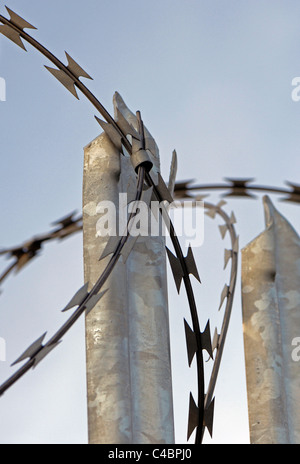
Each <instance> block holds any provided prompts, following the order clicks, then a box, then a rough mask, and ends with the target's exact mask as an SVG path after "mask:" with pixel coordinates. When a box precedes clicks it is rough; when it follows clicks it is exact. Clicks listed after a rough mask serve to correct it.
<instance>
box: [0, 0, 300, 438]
mask: <svg viewBox="0 0 300 464" xmlns="http://www.w3.org/2000/svg"><path fill="white" fill-rule="evenodd" d="M6 9H7V11H8V13H9V16H10V19H7V18H5V17H3V16H2V15H0V22H1V23H2V24H3V25H2V26H0V33H2V34H3V35H5V36H6V37H7V38H9V39H10V40H12V41H13V42H14V43H15V44H16V45H18V46H20V47H21V48H22V49H24V50H26V48H25V46H24V43H23V41H22V39H24V40H26V41H27V42H28V43H29V44H30V45H32V46H33V47H34V48H35V49H36V50H38V51H39V52H40V53H42V54H43V55H44V56H45V57H46V58H48V59H49V60H50V61H51V62H52V63H53V64H54V65H55V66H56V68H57V69H55V68H49V67H48V66H46V69H47V70H48V71H49V72H50V73H51V74H52V75H53V76H54V77H56V79H58V81H59V82H60V83H61V84H62V85H63V86H64V87H66V88H67V90H69V91H70V92H71V93H72V95H73V96H74V97H76V98H77V99H79V97H78V94H77V90H76V87H77V88H78V89H79V90H80V91H81V92H82V93H83V95H84V96H85V97H86V98H87V99H88V100H89V101H90V102H91V103H92V105H93V106H94V107H95V108H96V109H97V111H98V112H99V113H100V114H101V116H102V117H103V118H104V119H105V121H103V120H101V119H99V118H98V117H97V116H95V118H96V120H97V122H98V123H99V124H100V126H101V128H102V129H103V131H104V132H105V133H106V134H107V136H108V137H109V138H110V140H111V141H112V143H113V144H114V145H115V146H116V147H117V148H118V149H119V151H120V153H122V154H123V155H125V153H124V149H125V151H126V152H127V153H128V154H129V155H130V157H131V161H132V164H133V167H134V169H135V171H136V173H137V188H136V198H135V201H139V200H140V199H141V198H142V195H143V194H145V191H146V189H145V183H146V184H147V185H148V195H147V198H148V201H150V197H149V192H150V193H151V194H152V193H153V194H154V196H155V197H156V198H157V200H158V201H159V202H160V203H162V202H164V201H167V202H169V203H170V202H171V203H172V202H173V197H172V195H171V193H170V190H169V189H168V187H167V186H166V184H165V182H164V180H163V178H162V177H161V176H160V175H158V183H155V182H154V180H153V178H152V176H151V168H152V163H151V160H150V158H149V157H148V154H147V149H148V148H149V147H148V146H147V139H146V138H145V134H144V129H143V122H142V119H141V115H140V113H139V112H137V121H138V131H136V130H135V129H134V127H133V126H131V125H130V124H129V123H128V121H127V120H126V119H125V118H124V116H123V115H122V114H121V113H120V111H119V110H117V121H115V119H114V118H113V117H112V116H111V115H110V114H109V113H108V111H107V110H106V109H105V108H104V107H103V106H102V104H101V103H100V102H99V100H98V99H97V98H96V97H95V96H94V95H93V94H92V93H91V92H90V91H89V89H88V88H87V87H86V86H85V85H84V84H83V83H82V82H81V80H80V79H79V78H80V77H84V78H88V79H91V77H90V76H89V75H88V74H87V73H86V72H85V71H84V69H83V68H81V66H79V65H78V63H76V62H75V61H74V60H73V58H71V56H70V55H69V54H68V53H67V52H66V58H67V61H68V64H67V65H64V64H63V63H62V62H61V61H60V60H58V59H57V58H56V57H55V56H54V55H53V54H52V53H51V52H49V50H47V49H46V48H45V47H44V46H42V45H41V44H40V43H39V42H38V41H36V40H35V39H34V38H33V37H31V36H30V35H28V34H27V33H26V32H25V31H24V29H26V28H30V29H36V28H35V27H34V26H32V25H31V24H30V23H28V22H27V21H25V20H24V19H23V18H21V17H20V16H19V15H17V14H16V13H14V12H13V11H12V10H10V9H9V8H7V7H6ZM128 136H130V137H131V143H130V142H129V139H128ZM228 181H229V182H230V183H229V184H225V185H224V184H221V185H219V184H216V185H206V186H191V185H190V184H191V182H192V181H186V182H181V183H177V184H176V185H175V190H174V194H175V197H190V191H194V190H211V189H230V192H229V193H228V194H227V195H225V196H244V197H252V195H251V194H250V193H249V192H248V190H267V191H270V192H273V193H287V194H289V197H287V198H286V199H285V201H294V202H300V186H297V185H295V184H291V183H289V185H290V187H292V190H289V191H287V190H283V189H276V188H271V187H270V188H268V187H261V186H253V185H249V183H250V182H251V181H252V179H228ZM223 205H224V202H220V203H219V204H218V205H216V206H215V205H212V204H209V203H206V204H205V207H206V208H207V209H208V210H209V211H208V213H207V214H208V215H209V216H211V217H212V218H214V217H215V216H216V215H219V216H221V217H222V218H223V220H224V222H225V224H224V225H222V226H220V232H221V235H222V238H224V237H225V235H226V233H227V231H229V234H230V239H231V249H230V250H225V268H226V266H227V264H228V262H229V260H230V259H231V260H232V265H231V274H230V282H229V285H227V284H226V285H225V287H224V289H223V291H222V294H221V302H220V307H219V309H221V307H222V305H223V304H224V301H225V299H226V300H227V303H226V308H225V312H224V318H223V323H222V328H221V331H220V333H218V331H217V329H216V330H215V334H214V338H213V340H212V339H211V334H210V323H209V321H208V322H207V325H206V328H205V330H204V332H201V328H200V324H199V319H198V311H197V305H196V301H195V297H194V292H193V288H192V284H191V280H190V274H192V275H194V277H195V278H196V279H197V280H198V281H200V277H199V274H198V271H197V266H196V263H195V259H194V256H193V252H192V248H191V247H189V249H188V254H187V256H186V257H185V256H184V254H183V251H182V248H181V246H180V243H179V240H178V237H177V235H176V231H175V229H174V226H173V224H172V222H171V221H170V219H169V218H168V219H167V221H165V222H167V223H168V227H169V233H170V237H171V241H172V244H173V247H174V250H175V255H174V254H173V253H172V252H171V251H170V250H169V249H168V248H167V255H168V258H169V262H170V265H171V269H172V272H173V276H174V280H175V284H176V287H177V291H178V293H179V291H180V287H181V283H182V281H183V282H184V286H185V290H186V294H187V299H188V303H189V308H190V313H191V318H192V326H193V327H192V328H191V327H190V326H189V325H188V323H187V322H186V320H185V321H184V323H185V334H186V343H187V351H188V361H189V365H190V366H191V364H192V361H193V359H194V357H196V364H197V384H198V398H197V402H196V401H195V400H194V398H193V396H192V394H190V406H189V419H188V436H187V438H188V439H189V438H190V436H191V434H192V433H193V432H194V430H195V429H196V438H195V444H200V443H202V441H203V435H204V431H205V428H207V429H208V431H209V433H210V434H211V435H212V429H213V414H214V398H213V393H214V389H215V385H216V380H217V376H218V372H219V368H220V363H221V358H222V354H223V349H224V344H225V339H226V335H227V330H228V326H229V321H230V316H231V311H232V304H233V298H234V291H235V286H236V278H237V267H238V251H239V245H238V237H237V235H236V232H235V228H234V224H235V222H236V220H235V217H234V214H233V213H232V214H231V216H228V215H227V214H226V213H225V212H224V210H223V209H222V206H223ZM165 212H166V211H164V212H162V211H161V214H162V216H163V217H164V219H166V216H164V214H165ZM134 216H135V214H134V213H131V215H130V218H129V220H128V226H127V234H126V235H125V236H123V237H122V238H121V239H119V240H118V242H117V244H116V245H115V248H114V250H111V244H110V245H109V247H108V250H107V253H106V254H105V253H104V255H102V256H101V258H100V259H102V258H104V257H106V256H107V255H108V254H111V253H112V257H111V258H110V260H109V263H108V264H107V266H106V267H105V269H104V271H103V273H102V274H101V275H100V277H99V279H98V280H97V282H96V284H95V285H94V286H93V288H92V289H91V290H90V292H89V291H88V286H89V284H88V283H86V284H85V285H84V286H83V287H82V288H81V289H80V290H78V292H77V293H76V294H75V295H74V296H73V298H72V299H71V301H70V303H69V304H68V305H67V306H66V307H65V308H64V309H63V311H67V310H69V309H71V308H73V307H74V306H78V308H77V309H76V310H75V312H74V313H73V314H72V316H71V317H70V318H69V319H68V320H67V322H66V323H65V324H64V325H63V326H62V327H61V328H60V329H59V330H58V331H57V332H56V334H55V335H54V336H53V337H52V338H51V339H50V340H49V341H48V342H47V343H45V344H43V341H44V338H45V336H46V334H44V335H43V336H42V337H40V338H39V339H38V340H36V341H35V342H34V343H33V344H32V345H31V346H30V347H29V348H28V349H27V350H26V351H25V352H24V353H23V354H22V355H21V356H20V357H19V358H18V359H17V360H16V361H15V362H14V363H13V365H15V364H16V363H19V362H21V361H25V360H26V359H27V358H29V359H28V361H27V362H26V363H25V364H24V365H23V366H22V367H21V368H20V369H19V370H18V371H17V372H16V373H15V374H14V375H13V376H12V377H10V379H8V380H7V381H6V382H5V383H4V384H2V385H1V386H0V396H1V395H2V394H3V393H4V392H5V391H6V390H7V389H8V388H9V387H10V386H12V385H13V384H14V383H15V382H16V381H17V380H19V379H20V378H21V377H22V376H23V375H24V374H25V373H26V372H27V371H28V370H29V369H31V368H32V367H35V366H36V365H37V364H38V363H39V362H40V361H41V360H42V359H43V358H44V357H45V356H46V355H47V354H48V353H49V352H50V351H52V349H54V348H55V347H56V346H57V345H58V344H59V343H60V342H61V339H62V337H63V336H64V335H65V333H66V332H67V331H68V330H69V329H70V328H71V327H72V326H73V324H74V323H75V322H76V321H77V319H78V318H79V317H80V316H81V315H82V314H83V313H84V312H85V313H86V314H87V313H89V312H90V311H91V310H92V309H93V308H94V306H95V305H96V303H97V302H98V301H99V300H100V298H102V296H103V295H104V294H105V292H106V291H107V290H105V291H102V292H100V290H101V289H102V287H103V285H104V283H105V282H106V280H107V278H108V277H109V275H110V274H111V272H112V271H113V269H114V267H115V265H116V264H117V262H118V259H119V257H120V256H121V255H122V252H123V251H124V249H125V246H126V243H127V242H128V238H129V236H130V224H132V221H133V220H134ZM81 221H82V218H75V213H71V215H69V216H67V217H65V218H62V219H60V220H59V221H57V222H56V223H54V225H59V226H60V227H59V228H58V229H55V230H54V231H52V232H49V233H48V234H45V235H43V236H37V237H35V238H34V239H32V240H31V241H29V242H26V243H25V244H23V245H21V246H19V247H16V248H11V249H7V250H1V251H0V255H4V254H8V255H9V256H10V257H14V258H15V261H14V262H13V263H12V264H11V265H10V266H9V267H8V269H6V270H5V271H4V273H3V274H2V276H0V283H2V282H3V281H4V280H5V278H6V277H7V276H8V275H9V274H10V272H11V271H12V270H13V269H16V270H20V269H21V268H22V267H23V266H24V265H25V264H27V263H28V262H29V261H31V260H32V259H33V258H35V257H36V256H37V255H38V254H39V252H40V250H41V248H42V245H43V243H44V242H47V241H50V240H53V239H63V238H65V237H68V236H70V235H72V234H73V233H75V232H77V231H79V230H81V229H82V224H81ZM134 243H135V241H134V242H133V243H131V245H129V247H128V249H127V252H126V253H127V254H129V253H130V251H131V249H132V248H133V246H134ZM200 282H201V281H200ZM99 292H100V293H99ZM203 350H206V351H207V352H208V354H209V356H210V358H211V359H213V352H214V351H215V350H216V356H215V359H214V364H213V369H212V373H211V376H210V381H209V386H208V390H207V392H206V393H205V386H204V361H203Z"/></svg>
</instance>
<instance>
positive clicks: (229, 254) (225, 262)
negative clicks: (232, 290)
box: [224, 250, 232, 269]
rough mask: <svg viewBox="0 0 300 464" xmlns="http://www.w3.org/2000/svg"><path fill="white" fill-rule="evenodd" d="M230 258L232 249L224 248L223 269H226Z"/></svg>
mask: <svg viewBox="0 0 300 464" xmlns="http://www.w3.org/2000/svg"><path fill="white" fill-rule="evenodd" d="M230 258H232V250H225V256H224V269H226V267H227V264H228V261H229V260H230Z"/></svg>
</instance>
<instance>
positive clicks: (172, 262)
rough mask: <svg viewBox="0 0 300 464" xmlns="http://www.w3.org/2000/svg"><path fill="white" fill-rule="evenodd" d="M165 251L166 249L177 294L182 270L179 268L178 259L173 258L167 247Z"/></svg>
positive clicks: (182, 275)
mask: <svg viewBox="0 0 300 464" xmlns="http://www.w3.org/2000/svg"><path fill="white" fill-rule="evenodd" d="M166 249H167V254H168V258H169V262H170V266H171V269H172V272H173V276H174V280H175V284H176V288H177V291H178V293H179V292H180V286H181V281H182V279H183V277H184V274H183V271H182V268H181V264H180V261H179V258H177V257H176V256H174V255H173V253H172V252H171V251H170V250H169V249H168V247H166Z"/></svg>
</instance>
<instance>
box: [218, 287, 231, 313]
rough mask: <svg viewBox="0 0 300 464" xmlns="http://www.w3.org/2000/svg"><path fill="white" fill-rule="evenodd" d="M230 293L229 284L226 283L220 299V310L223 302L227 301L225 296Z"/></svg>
mask: <svg viewBox="0 0 300 464" xmlns="http://www.w3.org/2000/svg"><path fill="white" fill-rule="evenodd" d="M228 294H229V287H228V285H226V284H225V286H224V288H223V291H222V293H221V301H220V306H219V311H220V309H221V308H222V306H223V303H224V301H225V298H227V297H228Z"/></svg>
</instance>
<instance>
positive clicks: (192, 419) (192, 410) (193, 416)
mask: <svg viewBox="0 0 300 464" xmlns="http://www.w3.org/2000/svg"><path fill="white" fill-rule="evenodd" d="M198 425H199V408H198V406H197V405H196V403H195V400H194V398H193V395H192V393H190V406H189V422H188V432H187V440H189V439H190V436H191V435H192V433H193V431H194V430H195V428H196V427H198Z"/></svg>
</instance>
